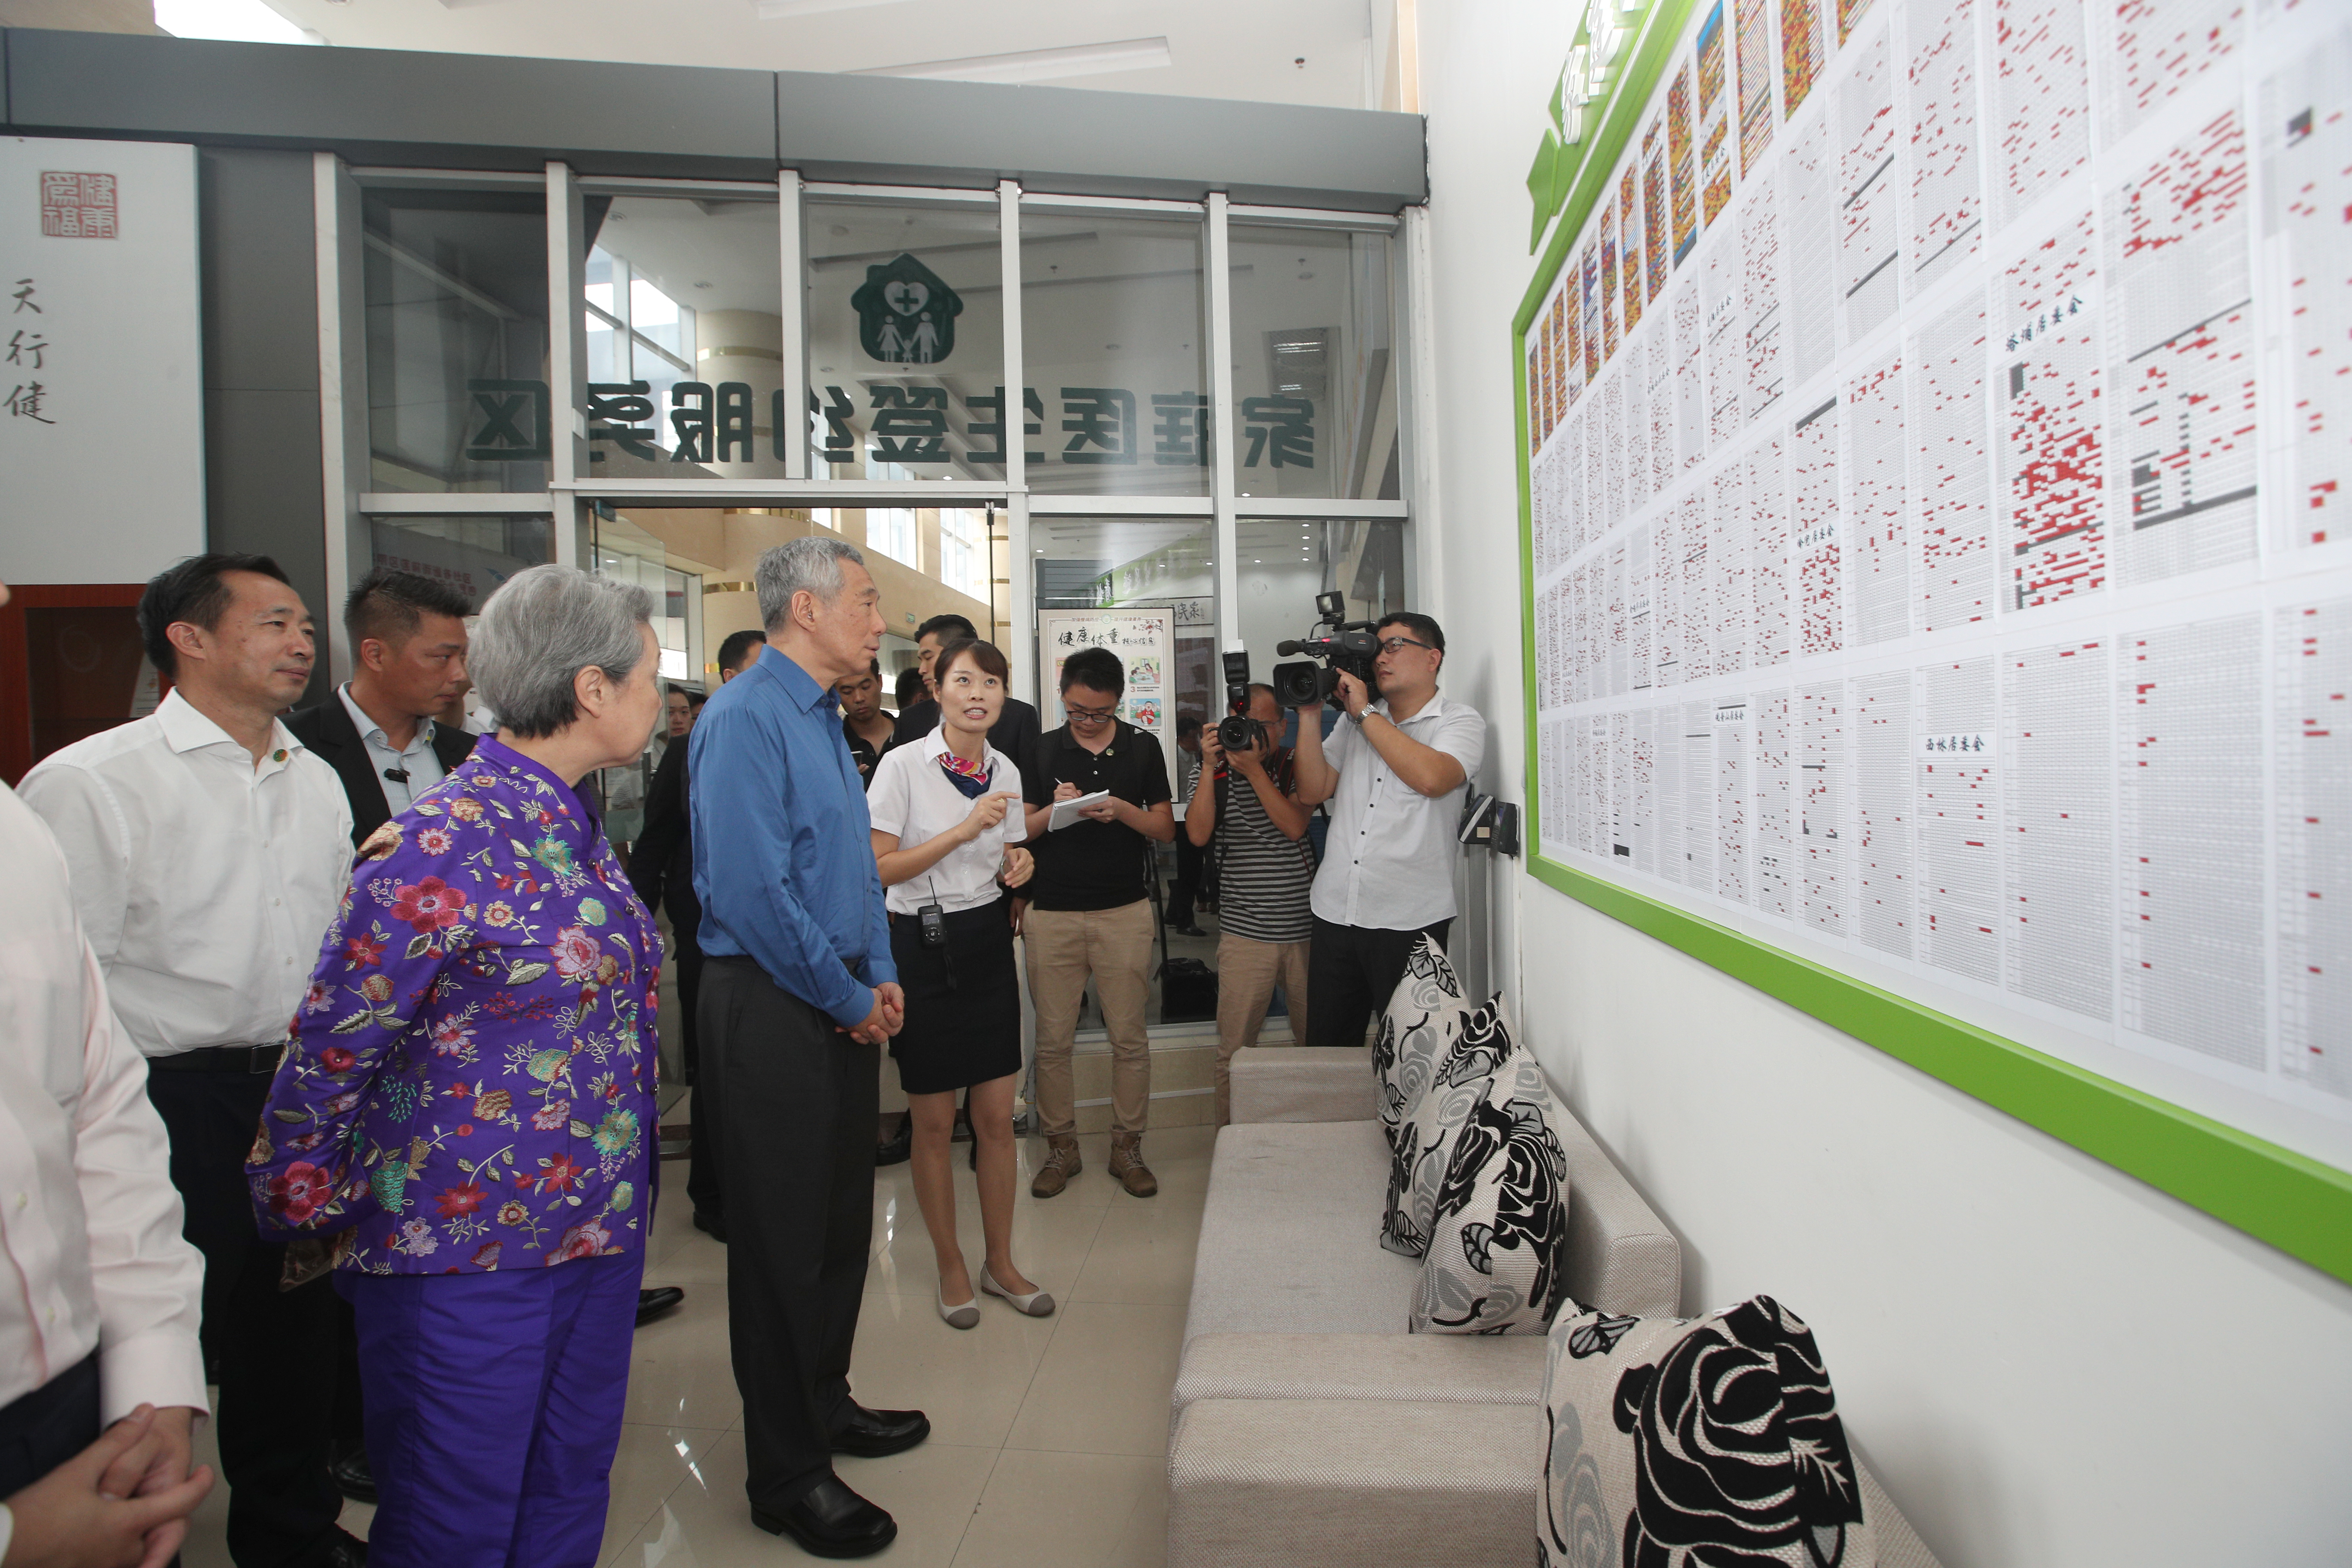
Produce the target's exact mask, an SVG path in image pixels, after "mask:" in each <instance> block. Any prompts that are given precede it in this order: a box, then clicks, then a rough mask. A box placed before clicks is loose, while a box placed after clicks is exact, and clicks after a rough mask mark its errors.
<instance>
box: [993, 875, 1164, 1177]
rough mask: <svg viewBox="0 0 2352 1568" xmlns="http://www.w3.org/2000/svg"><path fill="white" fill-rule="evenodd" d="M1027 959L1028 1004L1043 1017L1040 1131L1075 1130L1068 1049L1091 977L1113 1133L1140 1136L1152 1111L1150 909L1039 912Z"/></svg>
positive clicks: (1030, 926)
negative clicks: (1147, 1016)
mask: <svg viewBox="0 0 2352 1568" xmlns="http://www.w3.org/2000/svg"><path fill="white" fill-rule="evenodd" d="M1021 933H1022V937H1023V939H1024V941H1023V945H1024V946H1025V947H1026V948H1027V949H1028V952H1029V1000H1030V1002H1031V1003H1032V1005H1034V1006H1035V1007H1036V1009H1037V1130H1038V1131H1041V1132H1044V1133H1045V1134H1047V1135H1048V1136H1053V1135H1057V1134H1064V1133H1069V1132H1074V1131H1076V1130H1077V1115H1078V1111H1077V1104H1076V1091H1075V1090H1074V1089H1072V1087H1071V1079H1070V1049H1071V1046H1072V1043H1073V1042H1074V1040H1075V1039H1076V1036H1077V1032H1078V1004H1079V1003H1080V1002H1081V1001H1083V1000H1084V999H1085V997H1086V994H1087V975H1089V974H1091V975H1093V976H1094V981H1095V994H1096V996H1097V997H1098V998H1099V999H1100V1000H1101V1002H1102V1010H1103V1024H1104V1026H1105V1027H1106V1029H1107V1030H1108V1033H1109V1035H1110V1049H1111V1079H1110V1083H1111V1089H1110V1102H1111V1121H1110V1125H1111V1131H1114V1132H1140V1131H1143V1129H1144V1126H1145V1124H1146V1122H1147V1121H1149V1120H1150V1108H1151V1041H1150V1034H1149V1028H1148V1026H1147V1025H1146V1023H1145V1021H1144V1004H1145V1001H1146V999H1147V998H1148V997H1149V995H1150V989H1151V901H1150V900H1148V899H1139V900H1136V901H1135V902H1134V903H1131V904H1129V905H1127V906H1126V907H1125V908H1123V909H1116V910H1039V909H1033V910H1030V911H1029V912H1028V914H1027V915H1025V916H1024V917H1023V919H1022V923H1021Z"/></svg>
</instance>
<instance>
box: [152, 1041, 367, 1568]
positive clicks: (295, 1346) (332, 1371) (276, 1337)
mask: <svg viewBox="0 0 2352 1568" xmlns="http://www.w3.org/2000/svg"><path fill="white" fill-rule="evenodd" d="M269 1078H270V1075H269V1074H268V1073H248V1072H155V1071H150V1072H149V1073H148V1075H147V1098H148V1099H149V1100H152V1101H153V1102H154V1105H155V1110H156V1111H157V1113H158V1114H159V1115H161V1116H162V1117H163V1130H164V1131H165V1132H167V1133H168V1134H170V1136H171V1140H172V1184H173V1186H175V1187H177V1188H178V1189H179V1190H180V1201H181V1203H182V1205H184V1208H185V1210H186V1219H185V1222H184V1225H183V1226H182V1233H183V1234H184V1235H185V1236H186V1237H187V1238H188V1240H189V1241H190V1242H191V1243H193V1244H194V1247H195V1248H196V1250H197V1251H199V1252H201V1253H203V1254H204V1255H205V1300H204V1308H205V1326H204V1338H205V1351H206V1352H207V1357H208V1359H211V1360H213V1361H215V1362H216V1363H218V1365H219V1367H220V1408H219V1410H218V1411H217V1412H216V1413H215V1421H216V1423H217V1426H215V1435H216V1436H217V1437H218V1438H219V1441H220V1457H221V1479H223V1480H225V1481H226V1482H227V1483H228V1488H229V1499H228V1550H229V1555H230V1557H231V1558H233V1559H235V1561H236V1564H237V1568H307V1565H308V1564H310V1563H313V1562H315V1561H317V1560H318V1559H319V1558H320V1557H321V1556H323V1555H324V1553H325V1552H326V1549H327V1547H328V1546H329V1545H330V1544H331V1542H333V1540H334V1539H335V1521H336V1519H337V1517H338V1516H339V1515H341V1512H342V1510H343V1500H342V1498H341V1496H340V1495H339V1494H338V1493H337V1492H336V1490H335V1487H334V1483H333V1481H332V1480H331V1479H329V1478H328V1475H327V1439H328V1435H329V1431H330V1427H331V1415H332V1411H333V1408H334V1401H335V1384H336V1371H337V1365H338V1362H339V1359H340V1351H339V1347H338V1330H339V1325H340V1319H341V1314H340V1313H339V1312H338V1311H337V1310H336V1308H337V1301H336V1297H335V1292H334V1289H333V1287H332V1286H331V1284H329V1282H328V1281H327V1280H325V1279H313V1280H311V1281H310V1283H309V1284H307V1285H305V1286H303V1287H302V1288H301V1289H298V1290H280V1289H278V1278H279V1276H280V1274H281V1273H282V1271H283V1269H284V1267H285V1261H286V1248H285V1247H283V1246H281V1245H278V1244H276V1243H272V1242H267V1241H264V1240H262V1239H261V1236H260V1233H259V1231H258V1230H257V1228H256V1226H255V1224H254V1217H253V1200H252V1198H251V1197H250V1196H248V1195H247V1190H246V1184H245V1161H246V1156H247V1154H249V1153H251V1152H253V1139H254V1133H255V1131H256V1130H257V1128H259V1127H260V1125H261V1110H262V1105H263V1103H264V1102H265V1101H266V1100H268V1095H269Z"/></svg>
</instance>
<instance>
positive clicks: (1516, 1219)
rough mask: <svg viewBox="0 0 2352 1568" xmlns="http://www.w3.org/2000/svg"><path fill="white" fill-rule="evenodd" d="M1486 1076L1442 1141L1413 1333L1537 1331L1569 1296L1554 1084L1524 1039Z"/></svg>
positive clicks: (1563, 1172) (1562, 1158)
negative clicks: (1554, 1128) (1523, 1043)
mask: <svg viewBox="0 0 2352 1568" xmlns="http://www.w3.org/2000/svg"><path fill="white" fill-rule="evenodd" d="M1498 1001H1499V999H1498ZM1505 1039H1506V1043H1507V1037H1505ZM1484 1083H1485V1087H1486V1092H1485V1093H1484V1094H1482V1095H1480V1096H1479V1097H1478V1098H1477V1100H1475V1102H1474V1103H1472V1104H1471V1105H1470V1106H1469V1108H1468V1114H1467V1115H1466V1116H1465V1118H1464V1119H1463V1121H1462V1122H1461V1124H1460V1125H1459V1126H1458V1127H1457V1128H1456V1129H1455V1130H1454V1132H1453V1133H1452V1134H1451V1135H1450V1136H1449V1137H1448V1138H1447V1140H1446V1142H1445V1144H1444V1150H1443V1158H1444V1166H1443V1174H1442V1175H1441V1177H1440V1178H1439V1181H1438V1184H1437V1192H1436V1196H1435V1201H1434V1202H1433V1204H1432V1205H1431V1208H1430V1223H1429V1229H1428V1237H1429V1243H1428V1251H1427V1253H1426V1255H1425V1256H1424V1257H1423V1259H1422V1265H1421V1284H1420V1287H1419V1289H1416V1290H1415V1291H1414V1293H1413V1300H1412V1317H1411V1320H1410V1321H1408V1323H1407V1324H1406V1327H1407V1328H1408V1329H1410V1330H1411V1331H1412V1332H1414V1333H1417V1334H1422V1333H1436V1334H1539V1333H1542V1332H1543V1331H1545V1330H1546V1329H1548V1328H1549V1327H1550V1326H1551V1321H1552V1318H1553V1316H1554V1314H1556V1313H1557V1312H1558V1311H1559V1309H1560V1307H1561V1304H1562V1303H1564V1302H1565V1301H1567V1300H1568V1289H1567V1282H1566V1280H1565V1279H1563V1278H1562V1269H1563V1268H1564V1266H1565V1264H1566V1262H1567V1249H1568V1205H1569V1190H1568V1155H1567V1153H1566V1152H1564V1151H1563V1150H1562V1149H1561V1148H1560V1145H1559V1134H1558V1133H1556V1132H1554V1131H1552V1123H1553V1121H1556V1120H1557V1119H1558V1117H1559V1107H1558V1105H1557V1104H1556V1103H1555V1102H1554V1101H1553V1100H1552V1097H1551V1086H1550V1085H1549V1084H1548V1083H1547V1082H1545V1080H1544V1075H1543V1068H1541V1067H1540V1066H1539V1065H1538V1063H1537V1061H1536V1058H1535V1057H1534V1056H1533V1055H1532V1054H1531V1053H1529V1052H1528V1051H1527V1050H1524V1049H1519V1048H1511V1049H1510V1051H1509V1054H1508V1056H1507V1058H1505V1059H1503V1060H1502V1061H1501V1062H1499V1063H1497V1064H1496V1066H1494V1067H1493V1068H1488V1069H1487V1076H1486V1079H1484Z"/></svg>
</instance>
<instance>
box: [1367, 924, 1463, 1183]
mask: <svg viewBox="0 0 2352 1568" xmlns="http://www.w3.org/2000/svg"><path fill="white" fill-rule="evenodd" d="M1469 1005H1470V998H1469V997H1468V996H1467V995H1466V994H1465V993H1464V992H1463V989H1462V977H1461V976H1460V975H1458V974H1456V973H1454V965H1452V964H1451V963H1447V962H1446V961H1445V950H1444V948H1442V947H1440V946H1438V945H1437V943H1436V942H1433V941H1432V940H1430V937H1429V934H1428V933H1427V932H1425V931H1424V932H1423V933H1422V934H1421V935H1420V936H1418V937H1416V938H1414V939H1413V944H1412V952H1411V953H1410V954H1408V955H1407V956H1406V958H1405V964H1404V978H1403V979H1402V980H1400V981H1398V982H1397V988H1396V991H1395V993H1394V994H1392V995H1391V996H1390V997H1389V1005H1388V1007H1387V1009H1386V1010H1385V1011H1383V1012H1382V1013H1381V1027H1380V1032H1379V1034H1377V1035H1376V1036H1374V1037H1373V1040H1372V1071H1373V1073H1374V1074H1376V1075H1377V1076H1378V1077H1379V1079H1380V1080H1381V1092H1380V1099H1381V1127H1382V1128H1383V1129H1385V1130H1386V1131H1387V1132H1388V1135H1389V1142H1390V1143H1391V1146H1393V1145H1394V1143H1395V1142H1396V1130H1397V1123H1398V1122H1399V1121H1402V1120H1403V1119H1404V1117H1405V1115H1406V1113H1408V1112H1409V1111H1411V1110H1412V1105H1413V1102H1414V1101H1415V1100H1419V1099H1420V1098H1421V1091H1422V1090H1423V1089H1426V1088H1428V1087H1429V1080H1430V1078H1431V1076H1432V1075H1433V1072H1434V1070H1435V1068H1436V1066H1437V1064H1438V1063H1439V1062H1441V1061H1443V1060H1444V1058H1445V1056H1446V1054H1447V1052H1449V1051H1450V1050H1451V1049H1452V1048H1453V1046H1454V1035H1455V1034H1456V1033H1458V1032H1459V1030H1460V1027H1461V1017H1462V1015H1463V1013H1464V1012H1465V1011H1466V1010H1467V1009H1468V1007H1469Z"/></svg>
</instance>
